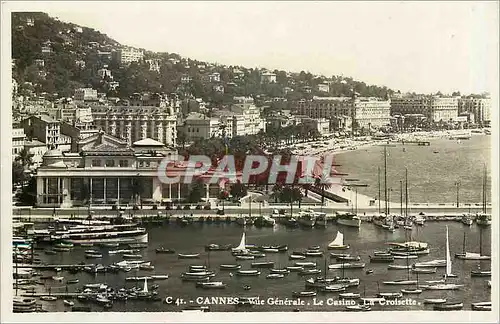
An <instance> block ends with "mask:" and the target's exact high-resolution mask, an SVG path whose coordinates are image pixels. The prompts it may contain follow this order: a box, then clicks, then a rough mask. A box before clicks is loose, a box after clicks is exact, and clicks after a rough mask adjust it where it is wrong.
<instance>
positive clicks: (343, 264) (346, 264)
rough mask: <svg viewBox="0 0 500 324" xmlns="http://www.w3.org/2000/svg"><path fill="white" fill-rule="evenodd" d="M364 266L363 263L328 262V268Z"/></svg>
mask: <svg viewBox="0 0 500 324" xmlns="http://www.w3.org/2000/svg"><path fill="white" fill-rule="evenodd" d="M364 267H365V263H335V264H330V265H329V266H328V269H330V270H333V269H361V268H364Z"/></svg>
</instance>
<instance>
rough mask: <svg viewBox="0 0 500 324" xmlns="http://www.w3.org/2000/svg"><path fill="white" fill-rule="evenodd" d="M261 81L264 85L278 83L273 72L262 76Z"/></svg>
mask: <svg viewBox="0 0 500 324" xmlns="http://www.w3.org/2000/svg"><path fill="white" fill-rule="evenodd" d="M261 80H262V82H263V83H276V74H274V73H271V72H264V73H262V75H261Z"/></svg>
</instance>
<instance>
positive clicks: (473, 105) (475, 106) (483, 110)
mask: <svg viewBox="0 0 500 324" xmlns="http://www.w3.org/2000/svg"><path fill="white" fill-rule="evenodd" d="M458 112H459V113H460V114H463V113H472V114H473V115H474V121H475V122H476V123H488V122H491V99H490V98H474V97H465V98H460V99H459V101H458Z"/></svg>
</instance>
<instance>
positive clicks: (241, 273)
mask: <svg viewBox="0 0 500 324" xmlns="http://www.w3.org/2000/svg"><path fill="white" fill-rule="evenodd" d="M236 274H237V275H238V276H259V275H260V271H259V270H257V269H255V270H254V269H251V270H242V269H240V270H238V271H236Z"/></svg>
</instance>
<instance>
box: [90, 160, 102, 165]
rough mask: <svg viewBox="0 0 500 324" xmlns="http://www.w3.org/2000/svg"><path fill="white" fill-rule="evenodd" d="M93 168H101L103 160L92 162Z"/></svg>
mask: <svg viewBox="0 0 500 324" xmlns="http://www.w3.org/2000/svg"><path fill="white" fill-rule="evenodd" d="M92 166H95V167H100V166H101V160H92Z"/></svg>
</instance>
